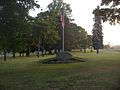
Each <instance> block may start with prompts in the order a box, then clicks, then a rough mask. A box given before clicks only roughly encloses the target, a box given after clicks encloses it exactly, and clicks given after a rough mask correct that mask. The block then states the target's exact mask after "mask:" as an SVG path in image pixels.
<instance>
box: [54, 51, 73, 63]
mask: <svg viewBox="0 0 120 90" xmlns="http://www.w3.org/2000/svg"><path fill="white" fill-rule="evenodd" d="M56 59H57V60H58V61H68V60H71V59H72V55H71V54H70V53H69V52H67V51H64V52H59V53H57V55H56Z"/></svg>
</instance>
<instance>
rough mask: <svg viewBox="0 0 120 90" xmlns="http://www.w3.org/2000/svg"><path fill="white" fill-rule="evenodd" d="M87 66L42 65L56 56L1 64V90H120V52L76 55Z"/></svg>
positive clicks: (76, 53) (16, 60) (14, 60)
mask: <svg viewBox="0 0 120 90" xmlns="http://www.w3.org/2000/svg"><path fill="white" fill-rule="evenodd" d="M72 54H73V55H74V56H75V57H80V58H83V59H86V60H87V62H80V63H68V64H42V63H40V62H41V60H43V59H46V58H48V59H49V58H51V57H54V56H46V57H41V58H40V59H38V58H37V57H22V58H19V57H17V58H16V59H12V58H9V60H8V61H7V62H2V61H0V90H120V70H119V69H120V52H113V51H110V52H108V51H101V52H100V53H99V54H96V53H95V52H93V53H86V54H84V53H80V52H73V53H72Z"/></svg>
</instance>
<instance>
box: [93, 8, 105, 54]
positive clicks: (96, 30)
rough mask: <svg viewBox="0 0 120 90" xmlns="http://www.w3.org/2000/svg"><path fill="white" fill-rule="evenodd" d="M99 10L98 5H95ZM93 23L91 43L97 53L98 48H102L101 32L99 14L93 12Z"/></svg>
mask: <svg viewBox="0 0 120 90" xmlns="http://www.w3.org/2000/svg"><path fill="white" fill-rule="evenodd" d="M97 9H98V10H99V7H97ZM94 15H95V17H94V22H95V23H94V25H93V30H92V34H93V35H92V44H93V47H94V49H96V50H97V53H99V49H102V48H103V33H102V25H101V16H99V15H97V14H94Z"/></svg>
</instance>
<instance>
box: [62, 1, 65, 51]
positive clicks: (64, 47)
mask: <svg viewBox="0 0 120 90" xmlns="http://www.w3.org/2000/svg"><path fill="white" fill-rule="evenodd" d="M62 4H63V0H62ZM63 13H64V4H63ZM63 18H64V14H63ZM63 23H65V21H64V22H63ZM62 29H63V30H62V34H63V35H62V36H63V45H62V47H63V52H64V51H65V39H64V24H63V28H62Z"/></svg>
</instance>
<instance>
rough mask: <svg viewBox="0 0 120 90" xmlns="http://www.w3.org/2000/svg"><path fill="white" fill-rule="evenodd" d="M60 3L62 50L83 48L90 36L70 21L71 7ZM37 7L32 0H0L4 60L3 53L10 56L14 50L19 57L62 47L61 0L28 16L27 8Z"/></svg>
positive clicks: (1, 45)
mask: <svg viewBox="0 0 120 90" xmlns="http://www.w3.org/2000/svg"><path fill="white" fill-rule="evenodd" d="M63 4H64V13H65V15H64V18H65V50H66V51H70V50H72V49H75V48H81V49H84V51H85V50H86V48H88V47H90V46H91V45H92V41H91V38H92V37H91V35H88V33H87V32H86V31H85V29H84V28H82V27H81V26H78V25H77V24H75V23H73V22H72V21H73V19H72V18H71V12H72V10H71V8H70V5H69V4H66V3H63ZM36 7H37V8H39V7H40V5H38V4H37V1H35V0H12V1H9V0H2V1H0V51H2V52H3V53H4V60H5V61H6V54H7V52H11V53H12V54H13V57H15V54H16V53H19V54H20V56H21V55H22V54H23V53H26V56H30V53H31V52H35V51H37V56H38V57H39V55H40V54H39V51H41V52H42V56H44V54H46V52H48V53H49V54H52V53H53V52H52V51H53V50H54V53H57V52H60V51H61V49H62V27H61V21H60V12H61V8H62V0H53V2H51V3H50V4H49V5H48V7H47V8H48V10H47V11H41V12H40V13H38V15H37V16H36V17H32V16H30V15H29V10H31V9H34V8H36Z"/></svg>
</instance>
